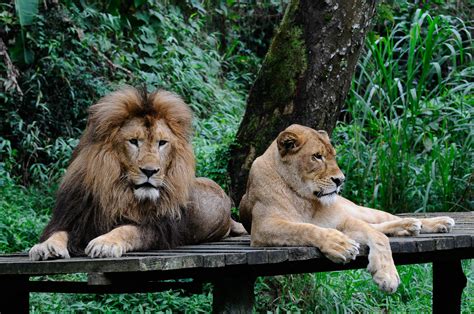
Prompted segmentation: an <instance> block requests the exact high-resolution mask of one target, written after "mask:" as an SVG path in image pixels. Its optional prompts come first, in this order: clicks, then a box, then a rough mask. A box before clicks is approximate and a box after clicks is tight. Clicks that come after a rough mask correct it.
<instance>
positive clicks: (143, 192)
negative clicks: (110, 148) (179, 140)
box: [119, 117, 176, 201]
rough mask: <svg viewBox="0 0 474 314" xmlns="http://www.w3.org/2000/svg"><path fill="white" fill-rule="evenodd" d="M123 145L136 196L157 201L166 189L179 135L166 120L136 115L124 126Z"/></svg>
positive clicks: (121, 141)
mask: <svg viewBox="0 0 474 314" xmlns="http://www.w3.org/2000/svg"><path fill="white" fill-rule="evenodd" d="M119 141H120V143H121V145H122V148H123V152H124V154H123V156H122V159H123V160H122V164H123V165H124V166H125V168H126V169H127V172H126V176H127V179H128V180H129V182H130V183H131V187H132V188H133V193H134V195H135V197H136V198H137V199H139V200H141V201H142V200H151V201H156V200H158V199H159V197H160V189H164V188H166V187H167V186H166V179H165V176H166V170H167V168H168V166H169V163H170V160H171V155H172V148H173V144H174V141H176V137H175V136H174V134H173V133H172V132H171V130H170V128H169V127H168V126H167V124H166V123H165V122H164V121H163V120H156V119H152V118H149V117H145V118H133V119H131V120H129V121H128V122H126V123H125V125H124V126H123V127H122V128H121V129H120V134H119Z"/></svg>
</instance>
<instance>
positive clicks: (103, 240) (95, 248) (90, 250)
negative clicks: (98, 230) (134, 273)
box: [85, 235, 127, 258]
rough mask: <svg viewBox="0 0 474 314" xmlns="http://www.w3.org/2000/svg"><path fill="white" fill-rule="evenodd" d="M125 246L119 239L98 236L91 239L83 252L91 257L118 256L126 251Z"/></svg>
mask: <svg viewBox="0 0 474 314" xmlns="http://www.w3.org/2000/svg"><path fill="white" fill-rule="evenodd" d="M126 251H127V250H126V248H125V246H124V245H123V243H122V242H121V241H118V240H114V239H109V237H107V236H105V235H104V236H100V237H97V238H95V239H92V240H91V241H90V242H89V244H88V245H87V247H86V249H85V253H86V254H87V255H88V256H89V257H92V258H97V257H120V256H122V255H123V254H125V253H126Z"/></svg>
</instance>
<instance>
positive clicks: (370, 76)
mask: <svg viewBox="0 0 474 314" xmlns="http://www.w3.org/2000/svg"><path fill="white" fill-rule="evenodd" d="M472 43H473V41H472V38H471V33H470V28H469V27H468V26H466V25H465V24H464V23H463V22H462V21H461V20H459V19H457V18H454V17H450V16H442V15H439V16H434V17H433V16H431V15H430V14H429V13H428V12H422V11H421V10H416V11H415V12H414V14H413V16H411V17H410V19H409V20H407V21H402V22H400V23H398V24H396V25H395V26H394V27H393V28H392V30H391V31H390V32H388V33H387V35H386V36H378V35H376V34H372V35H371V36H369V39H368V42H367V48H366V53H365V56H364V57H362V59H361V60H360V62H359V65H358V69H357V74H356V76H355V78H354V80H353V87H352V90H351V93H350V96H349V99H348V102H347V103H348V108H347V114H348V115H347V116H346V119H347V122H342V123H340V124H339V125H338V127H337V128H336V133H335V135H334V136H333V138H334V139H335V141H336V143H337V144H338V146H339V149H338V151H339V156H340V157H339V158H340V163H341V166H342V168H343V169H351V170H350V171H347V176H348V181H347V185H346V190H345V191H346V192H345V194H346V195H347V196H348V197H349V198H351V199H353V200H354V201H358V202H360V203H363V204H364V203H365V204H368V205H370V206H372V207H379V208H382V209H384V210H387V211H391V212H401V211H406V212H410V211H436V210H438V211H449V210H465V209H469V208H472V203H470V200H469V197H468V194H469V190H470V188H471V186H470V181H471V180H472V179H471V176H472V173H473V164H474V163H473V161H474V160H473V155H472V149H473V132H472V129H473V123H472V121H473V120H472V114H473V112H474V111H473V110H474V108H473V102H472V100H473V98H472V89H473V87H474V84H473V83H472V78H473V73H474V72H473V71H474V67H473V65H472Z"/></svg>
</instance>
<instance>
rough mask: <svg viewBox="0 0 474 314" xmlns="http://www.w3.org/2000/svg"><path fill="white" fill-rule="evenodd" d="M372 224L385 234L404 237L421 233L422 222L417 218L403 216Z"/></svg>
mask: <svg viewBox="0 0 474 314" xmlns="http://www.w3.org/2000/svg"><path fill="white" fill-rule="evenodd" d="M370 226H371V227H372V228H374V229H375V230H377V231H380V232H382V233H383V234H386V235H389V236H394V237H403V236H417V235H419V234H420V230H421V226H422V223H421V221H420V220H419V219H416V218H402V219H400V220H393V221H386V222H382V223H378V224H371V225H370Z"/></svg>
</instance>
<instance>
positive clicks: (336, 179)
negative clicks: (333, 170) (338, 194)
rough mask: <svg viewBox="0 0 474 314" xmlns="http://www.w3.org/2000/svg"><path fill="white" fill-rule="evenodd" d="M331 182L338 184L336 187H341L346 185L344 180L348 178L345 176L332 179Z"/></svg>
mask: <svg viewBox="0 0 474 314" xmlns="http://www.w3.org/2000/svg"><path fill="white" fill-rule="evenodd" d="M331 180H332V181H333V182H334V183H336V186H341V185H342V184H343V183H344V180H346V178H345V177H344V176H342V177H331Z"/></svg>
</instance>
